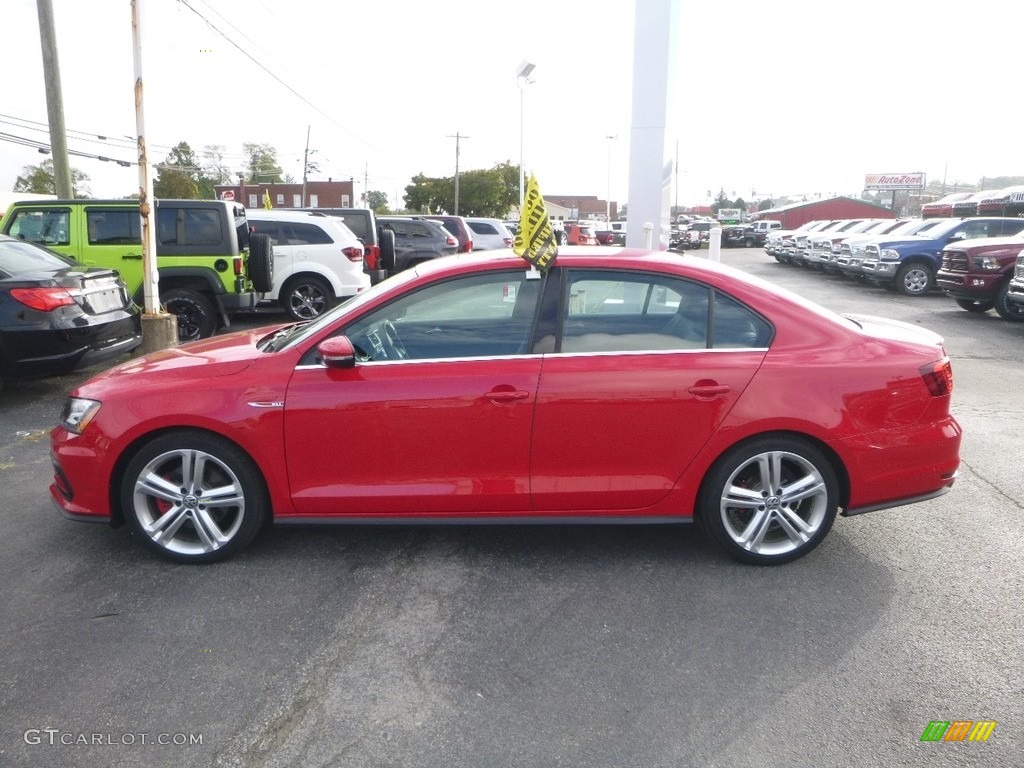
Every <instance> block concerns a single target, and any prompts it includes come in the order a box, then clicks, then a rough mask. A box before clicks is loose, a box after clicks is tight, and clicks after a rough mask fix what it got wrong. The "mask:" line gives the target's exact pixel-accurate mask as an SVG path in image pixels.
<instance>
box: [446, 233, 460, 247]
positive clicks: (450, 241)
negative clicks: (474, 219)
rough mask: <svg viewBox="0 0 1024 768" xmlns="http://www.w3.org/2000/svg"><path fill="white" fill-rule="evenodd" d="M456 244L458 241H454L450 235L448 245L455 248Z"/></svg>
mask: <svg viewBox="0 0 1024 768" xmlns="http://www.w3.org/2000/svg"><path fill="white" fill-rule="evenodd" d="M458 244H459V241H458V240H456V239H455V238H454V237H452V236H451V235H448V245H455V246H457V245H458Z"/></svg>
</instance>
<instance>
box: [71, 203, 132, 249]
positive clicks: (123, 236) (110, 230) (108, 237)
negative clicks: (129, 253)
mask: <svg viewBox="0 0 1024 768" xmlns="http://www.w3.org/2000/svg"><path fill="white" fill-rule="evenodd" d="M85 222H86V226H87V227H88V230H89V245H138V244H139V243H141V242H142V222H141V220H140V217H139V212H138V210H135V209H132V210H126V209H121V210H97V209H89V210H88V211H86V212H85Z"/></svg>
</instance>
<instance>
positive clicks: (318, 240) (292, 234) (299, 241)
mask: <svg viewBox="0 0 1024 768" xmlns="http://www.w3.org/2000/svg"><path fill="white" fill-rule="evenodd" d="M282 226H283V227H284V228H285V229H286V230H287V232H288V242H289V244H291V245H330V244H331V243H333V242H334V241H333V240H332V239H331V236H330V235H328V234H327V233H326V232H324V230H323V229H321V228H320V227H318V226H317V225H316V224H299V223H284V222H282Z"/></svg>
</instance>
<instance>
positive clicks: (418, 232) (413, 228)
mask: <svg viewBox="0 0 1024 768" xmlns="http://www.w3.org/2000/svg"><path fill="white" fill-rule="evenodd" d="M409 234H410V235H412V236H413V237H423V238H428V237H430V230H429V229H427V228H426V227H425V226H423V225H422V224H420V223H419V222H417V221H412V222H409Z"/></svg>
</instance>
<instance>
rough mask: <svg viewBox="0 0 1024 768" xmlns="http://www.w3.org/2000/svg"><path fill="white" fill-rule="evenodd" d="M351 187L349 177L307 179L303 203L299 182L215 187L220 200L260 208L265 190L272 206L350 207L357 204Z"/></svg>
mask: <svg viewBox="0 0 1024 768" xmlns="http://www.w3.org/2000/svg"><path fill="white" fill-rule="evenodd" d="M353 187H354V185H353V183H352V180H351V179H349V180H348V181H333V180H331V179H328V180H327V181H307V182H306V199H305V202H303V200H302V182H295V183H290V184H286V183H284V182H281V183H277V184H267V183H262V184H235V185H230V184H219V185H217V186H216V187H214V189H215V190H216V191H217V197H219V198H220V199H222V200H224V199H227V200H237V201H238V202H240V203H242V205H244V206H245V207H246V208H262V207H263V194H264V192H269V193H270V204H271V206H272V207H274V208H351V207H353V206H355V205H356V203H355V202H353V201H354V199H355V195H354V194H353ZM359 205H362V203H361V202H360V203H359Z"/></svg>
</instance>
